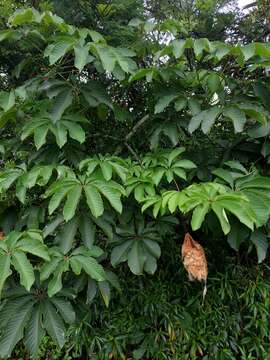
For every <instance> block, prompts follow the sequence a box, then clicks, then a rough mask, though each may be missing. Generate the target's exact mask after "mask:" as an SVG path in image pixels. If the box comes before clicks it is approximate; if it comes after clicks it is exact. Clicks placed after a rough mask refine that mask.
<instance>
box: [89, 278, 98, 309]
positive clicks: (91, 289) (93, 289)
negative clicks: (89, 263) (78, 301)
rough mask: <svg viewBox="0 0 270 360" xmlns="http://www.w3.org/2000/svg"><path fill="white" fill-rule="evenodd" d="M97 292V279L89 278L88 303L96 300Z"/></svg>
mask: <svg viewBox="0 0 270 360" xmlns="http://www.w3.org/2000/svg"><path fill="white" fill-rule="evenodd" d="M96 293H97V283H96V281H95V280H92V279H88V284H87V294H86V297H87V301H86V303H87V304H90V303H91V302H92V301H93V300H94V298H95V296H96Z"/></svg>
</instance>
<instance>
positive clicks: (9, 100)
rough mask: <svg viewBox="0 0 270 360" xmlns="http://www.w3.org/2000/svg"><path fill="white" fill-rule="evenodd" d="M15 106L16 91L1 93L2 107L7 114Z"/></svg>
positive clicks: (0, 105) (0, 102)
mask: <svg viewBox="0 0 270 360" xmlns="http://www.w3.org/2000/svg"><path fill="white" fill-rule="evenodd" d="M14 105H15V94H14V91H10V92H5V91H0V107H1V108H2V109H3V110H4V111H5V112H7V111H8V110H10V109H11V108H12V107H13V106H14Z"/></svg>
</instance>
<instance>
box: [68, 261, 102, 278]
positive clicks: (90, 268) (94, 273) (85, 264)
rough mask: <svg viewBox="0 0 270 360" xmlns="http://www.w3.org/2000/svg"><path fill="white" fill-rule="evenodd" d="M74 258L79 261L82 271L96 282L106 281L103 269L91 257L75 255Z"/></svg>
mask: <svg viewBox="0 0 270 360" xmlns="http://www.w3.org/2000/svg"><path fill="white" fill-rule="evenodd" d="M74 258H75V259H76V260H77V261H79V263H80V264H81V265H82V268H83V269H84V271H85V272H86V273H87V274H88V275H90V276H91V278H92V279H94V280H97V281H103V280H106V274H105V271H104V269H103V267H102V266H101V265H100V264H99V263H98V262H97V261H96V260H95V259H94V258H92V257H90V256H83V255H75V256H74Z"/></svg>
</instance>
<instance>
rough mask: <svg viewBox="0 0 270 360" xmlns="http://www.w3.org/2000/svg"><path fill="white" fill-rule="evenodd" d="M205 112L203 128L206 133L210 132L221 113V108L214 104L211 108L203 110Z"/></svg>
mask: <svg viewBox="0 0 270 360" xmlns="http://www.w3.org/2000/svg"><path fill="white" fill-rule="evenodd" d="M203 113H204V116H203V119H202V124H201V128H202V132H203V133H204V134H208V133H209V131H210V129H211V127H212V126H213V125H214V122H215V120H216V118H217V116H218V115H219V114H220V109H219V108H218V107H217V106H213V107H212V108H211V109H209V110H205V111H203Z"/></svg>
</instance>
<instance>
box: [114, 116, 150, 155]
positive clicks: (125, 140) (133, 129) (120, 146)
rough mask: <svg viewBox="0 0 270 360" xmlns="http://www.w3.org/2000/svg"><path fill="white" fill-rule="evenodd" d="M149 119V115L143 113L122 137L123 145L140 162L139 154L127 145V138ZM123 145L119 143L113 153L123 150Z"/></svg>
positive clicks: (116, 153)
mask: <svg viewBox="0 0 270 360" xmlns="http://www.w3.org/2000/svg"><path fill="white" fill-rule="evenodd" d="M148 119H149V115H145V116H144V117H142V118H141V120H139V121H138V122H137V123H136V124H135V125H134V126H133V128H132V129H131V131H130V132H129V133H128V134H127V135H126V136H125V139H124V146H126V147H127V148H128V150H129V151H130V152H131V153H132V155H133V156H134V157H135V158H136V160H138V161H139V162H140V159H139V156H138V155H137V154H136V152H135V151H134V150H133V149H132V147H131V146H130V145H129V143H128V140H129V139H130V138H131V137H132V136H133V135H134V134H135V133H136V131H137V130H138V129H139V128H140V127H141V126H142V125H143V124H144V123H145V122H146V120H148ZM124 146H123V145H119V146H118V147H117V149H116V150H115V152H114V154H115V155H118V154H119V153H120V152H121V151H122V150H123V147H124Z"/></svg>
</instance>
